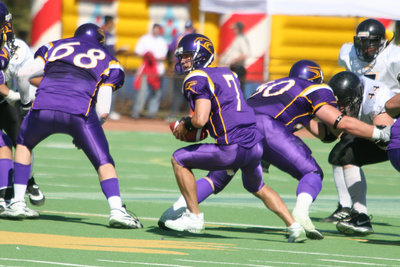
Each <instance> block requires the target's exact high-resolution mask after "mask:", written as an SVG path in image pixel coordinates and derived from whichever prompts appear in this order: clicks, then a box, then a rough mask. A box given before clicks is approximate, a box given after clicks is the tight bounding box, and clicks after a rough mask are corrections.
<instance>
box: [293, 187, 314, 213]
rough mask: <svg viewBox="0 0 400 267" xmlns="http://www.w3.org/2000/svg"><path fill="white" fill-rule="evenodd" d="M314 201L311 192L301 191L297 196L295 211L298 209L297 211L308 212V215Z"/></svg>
mask: <svg viewBox="0 0 400 267" xmlns="http://www.w3.org/2000/svg"><path fill="white" fill-rule="evenodd" d="M312 202H313V198H312V196H311V195H310V194H308V193H304V192H303V193H300V194H299V195H298V196H297V201H296V205H295V207H294V209H293V211H294V210H296V212H300V213H306V214H307V215H308V213H309V210H310V206H311V204H312Z"/></svg>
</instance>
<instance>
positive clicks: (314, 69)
mask: <svg viewBox="0 0 400 267" xmlns="http://www.w3.org/2000/svg"><path fill="white" fill-rule="evenodd" d="M307 70H308V71H309V72H312V73H314V74H315V75H314V76H313V77H311V78H309V80H316V79H319V78H322V77H321V68H319V67H316V66H307Z"/></svg>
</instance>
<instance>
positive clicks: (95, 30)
mask: <svg viewBox="0 0 400 267" xmlns="http://www.w3.org/2000/svg"><path fill="white" fill-rule="evenodd" d="M74 37H75V38H78V39H79V38H82V39H86V40H88V41H91V42H96V43H99V44H101V45H103V44H104V41H105V39H106V36H105V34H104V31H103V29H101V28H100V27H99V26H97V25H96V24H93V23H85V24H82V25H81V26H79V27H78V29H76V31H75V34H74Z"/></svg>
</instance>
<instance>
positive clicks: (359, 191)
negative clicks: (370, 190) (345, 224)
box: [344, 166, 367, 214]
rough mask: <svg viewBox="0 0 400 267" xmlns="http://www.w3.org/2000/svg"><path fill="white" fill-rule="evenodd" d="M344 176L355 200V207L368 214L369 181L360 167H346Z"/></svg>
mask: <svg viewBox="0 0 400 267" xmlns="http://www.w3.org/2000/svg"><path fill="white" fill-rule="evenodd" d="M344 178H345V181H346V185H347V188H348V190H349V193H350V196H351V199H352V201H353V209H354V210H356V211H358V212H359V213H365V214H367V182H366V181H365V176H364V172H363V171H362V169H361V168H360V167H357V166H351V167H349V168H345V169H344Z"/></svg>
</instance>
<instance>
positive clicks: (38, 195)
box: [26, 177, 45, 206]
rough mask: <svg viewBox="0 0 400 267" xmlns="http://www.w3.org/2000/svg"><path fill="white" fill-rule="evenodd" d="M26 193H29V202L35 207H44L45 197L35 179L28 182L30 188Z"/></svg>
mask: <svg viewBox="0 0 400 267" xmlns="http://www.w3.org/2000/svg"><path fill="white" fill-rule="evenodd" d="M26 192H27V193H28V197H29V202H30V203H31V204H32V205H35V206H42V205H43V204H44V201H45V197H44V195H43V193H42V191H40V188H39V186H38V185H37V184H36V182H35V179H34V178H33V177H31V178H30V179H29V180H28V186H27V188H26Z"/></svg>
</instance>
